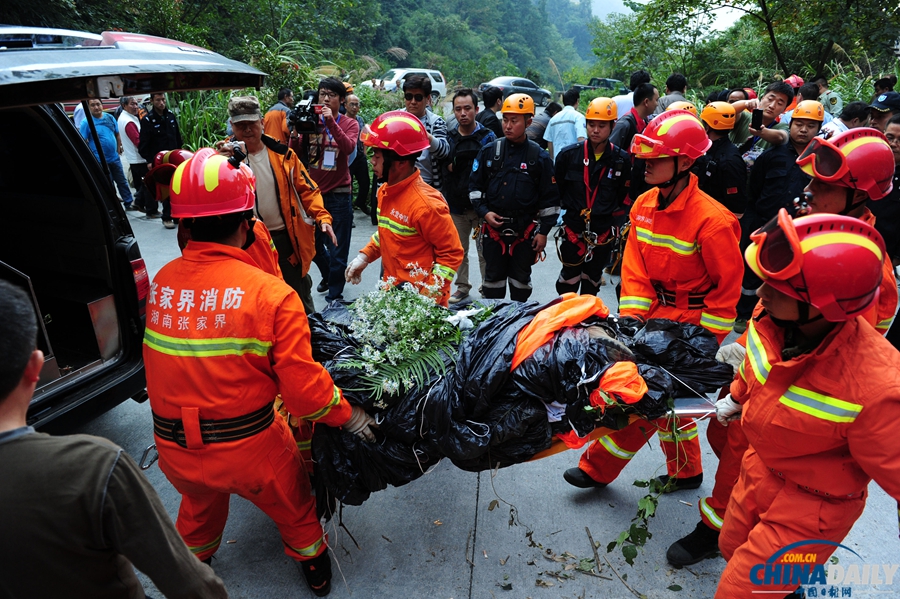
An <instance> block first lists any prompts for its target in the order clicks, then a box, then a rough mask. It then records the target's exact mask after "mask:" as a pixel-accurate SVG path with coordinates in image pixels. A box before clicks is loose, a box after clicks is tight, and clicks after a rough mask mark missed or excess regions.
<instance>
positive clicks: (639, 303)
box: [619, 295, 653, 310]
mask: <svg viewBox="0 0 900 599" xmlns="http://www.w3.org/2000/svg"><path fill="white" fill-rule="evenodd" d="M652 303H653V300H652V299H650V298H649V297H641V296H639V295H623V296H622V297H620V298H619V310H622V309H624V308H628V309H630V310H649V309H650V305H651V304H652Z"/></svg>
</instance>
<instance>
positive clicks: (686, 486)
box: [656, 472, 703, 493]
mask: <svg viewBox="0 0 900 599" xmlns="http://www.w3.org/2000/svg"><path fill="white" fill-rule="evenodd" d="M656 480H658V481H659V484H661V485H662V486H666V483H668V482H669V475H668V474H663V475H662V476H658V477H656ZM702 484H703V473H702V472H701V473H700V474H698V475H697V476H691V477H688V478H676V479H675V480H674V481H673V482H672V485H670V486H669V489H668V490H666V493H674V492H675V491H687V490H690V489H698V488H700V485H702Z"/></svg>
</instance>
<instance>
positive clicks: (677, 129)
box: [631, 110, 712, 159]
mask: <svg viewBox="0 0 900 599" xmlns="http://www.w3.org/2000/svg"><path fill="white" fill-rule="evenodd" d="M711 145H712V142H711V141H709V137H707V135H706V131H704V130H703V126H702V125H701V124H700V121H698V120H697V119H696V118H695V117H694V115H692V114H691V113H690V112H688V111H687V110H667V111H666V112H663V113H662V114H661V115H659V116H658V117H656V118H655V119H653V120H652V121H650V124H649V125H647V128H646V129H644V132H643V133H638V134H637V135H635V136H634V139H632V141H631V153H632V154H633V155H634V157H635V158H644V159H647V158H671V157H673V156H688V157H690V158H695V159H696V158H699V157H701V156H703V155H704V154H705V153H706V151H707V150H708V149H709V147H710V146H711Z"/></svg>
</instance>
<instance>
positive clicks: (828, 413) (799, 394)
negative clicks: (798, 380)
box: [778, 385, 862, 422]
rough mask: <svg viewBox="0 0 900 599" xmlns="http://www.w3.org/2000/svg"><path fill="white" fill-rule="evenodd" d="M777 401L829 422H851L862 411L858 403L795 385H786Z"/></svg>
mask: <svg viewBox="0 0 900 599" xmlns="http://www.w3.org/2000/svg"><path fill="white" fill-rule="evenodd" d="M778 401H780V402H781V403H783V404H784V405H786V406H788V407H789V408H794V409H795V410H797V411H800V412H803V413H804V414H808V415H810V416H813V417H815V418H820V419H821V420H828V421H829V422H853V421H854V420H856V417H857V416H859V413H860V412H862V406H861V405H859V404H855V403H850V402H849V401H844V400H842V399H838V398H836V397H829V396H828V395H822V394H821V393H816V392H815V391H810V390H809V389H803V388H801V387H797V386H796V385H791V386H790V387H788V389H787V391H785V392H784V395H782V396H781V397H780V398H778Z"/></svg>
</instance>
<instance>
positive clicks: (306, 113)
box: [287, 98, 322, 133]
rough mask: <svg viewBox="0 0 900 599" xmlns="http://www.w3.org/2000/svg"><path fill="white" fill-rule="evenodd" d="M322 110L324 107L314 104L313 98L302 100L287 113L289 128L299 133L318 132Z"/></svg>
mask: <svg viewBox="0 0 900 599" xmlns="http://www.w3.org/2000/svg"><path fill="white" fill-rule="evenodd" d="M321 112H322V107H321V106H319V105H317V104H313V103H312V99H311V98H307V99H305V100H300V101H299V102H297V103H296V104H295V105H294V109H293V110H291V111H290V112H289V113H288V114H287V124H288V129H290V130H291V131H295V132H297V133H316V132H317V127H318V124H319V114H321Z"/></svg>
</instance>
